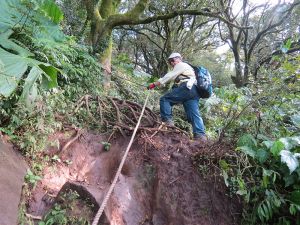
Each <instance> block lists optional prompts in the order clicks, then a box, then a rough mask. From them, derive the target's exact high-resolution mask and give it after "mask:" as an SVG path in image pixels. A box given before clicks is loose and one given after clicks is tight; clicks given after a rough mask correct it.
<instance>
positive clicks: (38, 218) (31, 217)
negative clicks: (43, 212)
mask: <svg viewBox="0 0 300 225" xmlns="http://www.w3.org/2000/svg"><path fill="white" fill-rule="evenodd" d="M25 216H26V217H28V218H30V219H33V220H42V217H41V216H34V215H31V214H29V213H25Z"/></svg>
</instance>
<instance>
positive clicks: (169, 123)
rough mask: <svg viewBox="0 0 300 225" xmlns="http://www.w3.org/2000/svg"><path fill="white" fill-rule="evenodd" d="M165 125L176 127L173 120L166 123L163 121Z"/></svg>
mask: <svg viewBox="0 0 300 225" xmlns="http://www.w3.org/2000/svg"><path fill="white" fill-rule="evenodd" d="M163 123H164V124H165V125H167V126H170V127H174V126H175V125H174V122H173V120H166V121H163Z"/></svg>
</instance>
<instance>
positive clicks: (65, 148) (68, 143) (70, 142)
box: [61, 129, 83, 152]
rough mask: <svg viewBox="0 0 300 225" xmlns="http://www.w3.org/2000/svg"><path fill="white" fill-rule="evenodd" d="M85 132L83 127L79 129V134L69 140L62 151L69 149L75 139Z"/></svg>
mask: <svg viewBox="0 0 300 225" xmlns="http://www.w3.org/2000/svg"><path fill="white" fill-rule="evenodd" d="M82 133H83V131H82V130H81V129H78V130H77V134H76V136H75V137H74V138H72V139H71V140H70V141H68V142H67V143H66V144H65V145H64V147H63V148H62V150H61V152H64V151H65V150H67V148H68V147H69V146H70V145H71V144H73V142H74V141H76V140H77V139H78V137H79V136H80V135H81V134H82Z"/></svg>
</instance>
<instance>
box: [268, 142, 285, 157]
mask: <svg viewBox="0 0 300 225" xmlns="http://www.w3.org/2000/svg"><path fill="white" fill-rule="evenodd" d="M284 147H285V145H284V144H283V143H282V142H281V141H275V142H274V144H273V145H272V147H271V149H270V151H271V152H272V154H273V155H274V156H278V155H279V153H280V151H281V150H283V149H284Z"/></svg>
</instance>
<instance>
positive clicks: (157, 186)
mask: <svg viewBox="0 0 300 225" xmlns="http://www.w3.org/2000/svg"><path fill="white" fill-rule="evenodd" d="M52 139H53V140H55V139H57V140H59V142H60V144H61V145H60V146H64V144H66V143H67V141H68V140H70V137H66V135H65V134H56V135H55V136H54V137H52ZM129 139H130V137H116V138H114V139H113V140H111V143H112V146H111V148H110V149H109V151H106V150H105V148H104V146H103V144H102V141H106V140H107V137H105V136H101V135H97V134H92V133H84V134H83V135H81V136H80V137H79V139H78V140H76V141H75V142H74V143H73V144H71V145H70V146H69V147H68V148H67V149H64V151H61V150H60V149H55V148H53V147H52V149H48V151H47V152H46V153H45V154H50V156H53V155H55V154H56V155H58V156H59V159H60V160H59V161H57V162H56V163H55V164H54V165H52V166H50V167H48V168H46V169H45V170H44V178H43V180H42V181H41V182H40V183H39V184H38V186H37V188H36V189H35V191H34V193H33V198H32V199H31V200H30V202H29V208H28V212H29V213H30V214H32V215H35V216H43V215H45V213H46V212H47V211H48V210H49V209H50V208H51V207H52V206H53V204H54V202H55V201H57V199H56V196H57V195H58V194H59V192H60V190H61V189H62V188H63V189H75V190H77V191H78V192H79V193H80V195H81V196H82V197H83V198H89V199H90V201H92V202H93V203H94V204H95V209H94V211H95V212H96V210H97V208H98V207H99V205H100V204H101V202H102V199H103V197H104V195H105V193H106V191H107V190H108V188H109V185H110V184H111V181H112V179H113V177H114V175H115V171H116V170H117V167H118V165H119V162H120V160H121V157H122V156H123V153H124V151H125V149H126V147H127V144H128V142H129ZM61 149H62V148H61ZM216 149H217V148H216ZM203 151H204V152H205V151H206V153H207V154H211V153H212V154H213V151H214V147H213V146H203V145H201V144H200V143H197V142H191V141H190V140H188V138H186V137H185V136H182V135H180V134H176V133H167V132H166V133H156V134H153V133H151V134H147V133H146V132H143V133H140V134H138V136H137V138H136V140H135V142H134V144H133V146H132V148H131V150H130V153H129V155H128V158H127V160H126V163H125V166H124V168H123V170H122V174H121V176H120V178H119V181H118V182H117V184H116V187H115V189H114V192H113V194H112V196H111V198H110V200H109V202H108V204H107V207H106V209H105V215H104V216H102V218H101V221H100V224H103V223H105V224H117V225H122V224H128V225H140V224H144V225H183V224H186V225H202V224H203V225H217V224H218V225H221V224H224V225H233V224H238V222H237V218H238V216H237V215H238V204H234V203H233V202H232V200H231V199H230V198H228V197H227V195H226V191H225V188H224V185H223V182H222V180H219V179H210V178H209V179H208V178H206V177H203V176H202V175H200V174H199V172H198V171H197V169H196V168H195V167H194V166H193V163H192V159H191V158H192V156H193V155H195V154H196V153H197V152H203ZM208 177H209V176H208Z"/></svg>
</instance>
